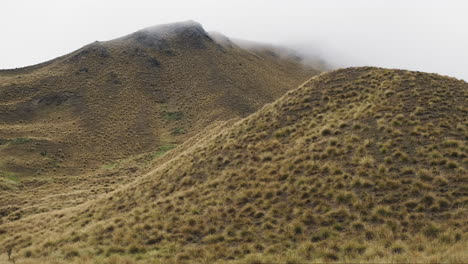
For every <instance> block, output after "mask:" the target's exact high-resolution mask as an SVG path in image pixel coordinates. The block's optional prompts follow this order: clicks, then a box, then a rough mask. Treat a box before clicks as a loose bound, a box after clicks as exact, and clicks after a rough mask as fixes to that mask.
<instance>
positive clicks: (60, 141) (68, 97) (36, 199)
mask: <svg viewBox="0 0 468 264" xmlns="http://www.w3.org/2000/svg"><path fill="white" fill-rule="evenodd" d="M187 30H188V32H190V30H199V29H197V28H194V29H191V28H188V29H187ZM198 33H199V34H200V35H195V36H190V35H189V36H187V35H184V34H181V35H176V36H173V37H172V38H168V39H165V40H164V41H165V47H164V49H160V48H158V47H156V46H155V45H156V43H157V42H154V43H151V42H147V41H146V42H145V41H142V37H145V35H141V34H140V33H138V34H133V35H130V36H128V37H126V38H121V39H117V40H113V41H109V42H96V43H93V44H90V45H88V46H85V47H83V48H82V49H80V50H78V51H76V52H73V53H71V54H68V55H65V56H63V57H60V58H57V59H56V60H53V61H51V62H49V63H45V64H42V65H39V66H34V67H29V68H25V69H18V70H8V71H0V190H1V191H2V194H1V195H0V224H1V223H5V222H8V221H11V220H17V219H18V218H22V217H27V216H29V215H31V214H36V213H40V212H46V211H50V210H57V209H60V208H67V207H70V206H74V205H76V204H80V203H83V202H86V201H88V200H90V199H94V198H95V197H96V196H98V195H101V194H103V193H107V192H110V191H112V190H114V189H116V188H118V187H119V186H121V185H124V184H126V183H128V182H129V181H132V180H133V179H134V178H135V177H137V176H139V175H141V174H143V173H144V172H145V171H146V170H147V169H146V168H147V165H148V164H147V163H149V161H150V160H151V157H153V158H159V157H160V156H161V155H162V154H164V153H165V152H166V151H167V150H168V148H172V147H174V146H177V145H179V144H181V143H183V142H185V141H186V140H187V139H189V138H190V137H193V136H195V135H196V134H198V133H199V132H201V131H203V130H204V129H205V128H206V127H207V126H209V125H211V124H213V123H214V122H216V121H225V120H229V119H232V118H238V117H244V116H246V115H248V114H250V113H252V112H254V111H256V110H257V109H259V108H260V107H262V106H263V105H264V104H265V103H268V102H271V101H273V100H274V99H276V98H278V97H280V96H281V95H283V94H284V92H286V91H287V90H289V89H292V88H295V87H297V85H299V84H300V83H301V82H303V81H304V80H305V79H306V78H309V77H310V75H311V74H314V73H316V72H317V71H314V70H311V69H306V68H305V67H303V65H302V64H300V63H299V62H297V61H292V60H287V59H281V58H277V57H274V56H271V55H268V54H267V53H258V54H256V53H252V52H251V51H247V50H243V49H240V48H238V47H236V46H230V47H227V46H226V47H224V46H220V45H219V44H218V43H216V42H213V41H212V40H211V39H209V38H208V37H207V35H206V32H204V31H201V32H198ZM151 37H152V35H151V34H149V35H146V38H151ZM192 42H193V43H192ZM22 139H27V140H22ZM128 159H130V160H132V162H130V163H128V162H127V161H128ZM122 164H123V165H122ZM120 165H122V166H120ZM12 175H14V177H13V176H12Z"/></svg>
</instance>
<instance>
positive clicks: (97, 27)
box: [0, 0, 468, 80]
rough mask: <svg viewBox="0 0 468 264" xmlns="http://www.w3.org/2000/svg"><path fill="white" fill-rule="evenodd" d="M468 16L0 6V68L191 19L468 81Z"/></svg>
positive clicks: (396, 7)
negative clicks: (159, 25) (149, 27)
mask: <svg viewBox="0 0 468 264" xmlns="http://www.w3.org/2000/svg"><path fill="white" fill-rule="evenodd" d="M467 14H468V1H467V0H459V1H457V0H439V1H434V0H404V1H403V0H386V1H384V0H319V1H317V0H287V1H285V0H232V1H221V0H192V1H188V0H187V1H182V0H167V1H157V0H132V1H122V0H100V1H96V0H41V1H37V0H2V3H1V5H0V25H1V38H0V40H1V41H0V68H2V69H5V68H14V67H21V66H27V65H31V64H36V63H40V62H43V61H46V60H49V59H53V58H55V57H57V56H60V55H64V54H66V53H69V52H71V51H73V50H76V49H78V48H80V47H82V46H84V45H86V44H88V43H90V42H93V41H95V40H109V39H113V38H117V37H120V36H123V35H127V34H129V33H131V32H134V31H137V30H139V29H141V28H145V27H148V26H152V25H157V24H162V23H170V22H176V21H182V20H189V19H192V20H195V21H198V22H200V23H201V24H202V25H203V26H204V28H205V29H206V30H207V31H218V32H221V33H223V34H225V35H227V36H229V37H234V38H242V39H248V40H255V41H261V42H269V43H274V44H286V45H290V46H294V47H297V48H300V49H303V50H306V51H307V52H309V53H319V54H321V55H322V56H323V57H324V58H325V59H327V60H329V61H330V62H332V63H334V64H335V65H338V66H360V65H373V66H382V67H390V68H404V69H411V70H421V71H427V72H437V73H441V74H444V75H450V76H454V77H457V78H462V79H465V80H468V15H467Z"/></svg>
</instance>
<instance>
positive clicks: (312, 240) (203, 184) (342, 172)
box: [0, 67, 468, 263]
mask: <svg viewBox="0 0 468 264" xmlns="http://www.w3.org/2000/svg"><path fill="white" fill-rule="evenodd" d="M467 98H468V84H467V83H465V82H463V81H459V80H456V79H453V78H449V77H443V76H439V75H436V74H427V73H420V72H410V71H403V70H387V69H379V68H369V67H366V68H349V69H342V70H338V71H333V72H330V73H325V74H321V75H319V76H317V77H315V78H313V79H311V80H310V82H308V83H306V84H305V85H303V86H301V87H299V88H297V89H295V90H293V91H291V92H288V93H287V94H286V95H285V96H283V97H281V98H280V99H278V100H277V101H275V102H274V103H272V104H268V105H266V106H264V107H263V108H262V109H261V110H259V111H257V112H256V113H254V114H252V115H250V116H248V117H247V118H244V119H242V120H240V121H238V122H236V123H235V124H233V125H229V126H227V127H225V128H224V129H222V130H221V131H219V132H218V131H212V132H211V133H204V135H203V139H202V140H201V141H200V142H199V143H198V144H193V145H191V146H187V147H186V148H184V149H183V150H180V151H179V152H178V154H177V155H176V156H175V157H173V158H171V159H169V160H167V162H165V163H163V164H160V165H159V166H157V167H156V168H155V170H154V171H151V172H149V173H147V174H146V175H144V176H143V177H141V178H139V179H137V180H136V181H134V182H132V183H131V184H129V185H127V186H125V187H123V188H120V189H118V190H116V191H114V192H111V193H109V194H106V195H104V196H102V197H100V198H98V199H96V200H95V201H90V202H88V203H85V204H82V205H80V206H77V207H74V208H70V209H66V210H61V211H57V212H51V213H46V214H41V215H37V216H33V217H29V218H25V219H22V220H19V221H16V222H12V223H9V224H4V225H2V226H0V229H1V231H0V247H2V248H5V249H11V251H10V252H12V256H14V257H16V259H17V260H18V262H17V263H39V262H40V261H41V260H43V261H45V263H49V262H51V261H53V260H54V261H57V263H61V262H63V263H72V262H73V261H76V262H77V263H83V262H88V263H92V262H93V261H94V262H96V263H106V262H107V263H133V262H135V261H140V262H142V263H146V262H147V263H185V262H186V263H215V262H216V263H272V262H278V263H309V262H323V261H331V262H333V261H339V262H357V261H359V262H372V263H375V262H386V263H388V262H400V263H415V262H419V263H420V262H426V263H427V262H431V263H441V262H449V263H466V260H468V255H467V252H466V248H467V247H468V242H467V241H468V240H467V235H468V222H467V219H468V209H467V208H468V207H467V205H468V204H467V203H468V199H467V197H468V174H467V169H468V158H467V154H468V145H467V139H468V102H467ZM168 154H169V153H168ZM4 256H6V254H5V255H4ZM21 261H23V262H21ZM47 261H49V262H47ZM80 261H81V262H80Z"/></svg>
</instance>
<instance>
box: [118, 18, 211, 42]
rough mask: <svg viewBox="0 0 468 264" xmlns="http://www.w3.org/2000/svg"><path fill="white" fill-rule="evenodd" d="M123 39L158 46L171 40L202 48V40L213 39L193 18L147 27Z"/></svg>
mask: <svg viewBox="0 0 468 264" xmlns="http://www.w3.org/2000/svg"><path fill="white" fill-rule="evenodd" d="M124 40H131V41H136V42H137V43H140V44H142V45H144V46H147V47H159V48H163V47H166V48H167V47H168V46H170V44H169V42H172V41H175V42H178V43H180V44H181V45H183V46H185V47H187V48H204V47H205V45H204V41H213V40H212V39H211V37H210V36H209V35H208V33H207V32H206V31H205V29H204V28H203V26H202V25H201V24H200V23H198V22H195V21H193V20H188V21H182V22H176V23H170V24H162V25H157V26H152V27H147V28H144V29H142V30H139V31H137V32H135V33H133V34H130V35H129V36H127V37H124Z"/></svg>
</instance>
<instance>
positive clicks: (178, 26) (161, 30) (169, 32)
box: [138, 20, 207, 37]
mask: <svg viewBox="0 0 468 264" xmlns="http://www.w3.org/2000/svg"><path fill="white" fill-rule="evenodd" d="M138 32H146V33H148V34H156V35H160V36H166V37H171V36H174V35H179V34H184V33H187V32H192V33H198V34H201V35H206V34H207V33H206V31H205V29H204V28H203V26H202V25H201V24H200V23H198V22H196V21H193V20H187V21H181V22H175V23H169V24H162V25H156V26H152V27H147V28H144V29H142V30H140V31H138Z"/></svg>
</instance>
